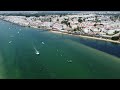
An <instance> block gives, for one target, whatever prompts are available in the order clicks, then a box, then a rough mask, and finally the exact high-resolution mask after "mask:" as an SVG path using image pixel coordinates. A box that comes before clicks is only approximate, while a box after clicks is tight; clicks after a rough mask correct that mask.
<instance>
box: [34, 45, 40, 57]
mask: <svg viewBox="0 0 120 90" xmlns="http://www.w3.org/2000/svg"><path fill="white" fill-rule="evenodd" d="M34 50H35V54H37V55H39V54H40V53H39V51H38V50H37V49H36V48H35V47H34Z"/></svg>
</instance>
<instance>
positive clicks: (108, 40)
mask: <svg viewBox="0 0 120 90" xmlns="http://www.w3.org/2000/svg"><path fill="white" fill-rule="evenodd" d="M50 32H53V33H58V34H67V35H72V36H77V37H83V38H88V39H95V40H100V41H107V42H112V43H118V44H120V42H119V41H114V40H110V39H104V38H97V37H90V36H84V35H73V34H69V33H64V32H59V31H50Z"/></svg>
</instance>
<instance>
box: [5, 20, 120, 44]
mask: <svg viewBox="0 0 120 90" xmlns="http://www.w3.org/2000/svg"><path fill="white" fill-rule="evenodd" d="M3 21H6V22H10V21H7V20H3ZM10 23H12V24H15V25H19V26H23V25H20V24H18V23H13V22H10ZM23 27H30V28H35V29H39V30H40V29H42V28H37V27H34V26H23ZM43 30H46V31H50V32H52V33H57V34H67V35H72V36H77V37H82V38H88V39H94V40H100V41H106V42H112V43H117V44H120V41H115V40H110V39H104V38H97V37H91V36H84V35H74V34H69V33H67V32H61V31H54V30H48V29H45V28H43Z"/></svg>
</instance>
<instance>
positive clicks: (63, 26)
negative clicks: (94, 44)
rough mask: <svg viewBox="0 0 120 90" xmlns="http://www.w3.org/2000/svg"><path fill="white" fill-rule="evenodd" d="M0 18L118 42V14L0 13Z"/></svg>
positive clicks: (53, 30)
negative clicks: (25, 14) (30, 14)
mask: <svg viewBox="0 0 120 90" xmlns="http://www.w3.org/2000/svg"><path fill="white" fill-rule="evenodd" d="M0 19H1V20H5V21H9V22H12V23H15V24H19V25H21V26H27V27H33V28H38V29H44V30H49V31H52V32H60V33H65V34H70V35H76V36H83V37H89V38H95V39H99V40H107V41H112V42H117V43H120V16H119V15H100V14H99V15H97V14H74V15H62V14H60V15H41V16H13V15H0Z"/></svg>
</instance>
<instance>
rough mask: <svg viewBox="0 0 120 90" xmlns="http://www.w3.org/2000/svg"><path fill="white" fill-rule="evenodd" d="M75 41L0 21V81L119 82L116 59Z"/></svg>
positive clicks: (118, 63) (118, 59) (72, 38)
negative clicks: (100, 80)
mask: <svg viewBox="0 0 120 90" xmlns="http://www.w3.org/2000/svg"><path fill="white" fill-rule="evenodd" d="M79 39H82V38H79V37H74V36H70V35H62V34H55V33H52V32H48V31H45V30H38V29H33V28H28V27H21V26H18V25H14V24H11V23H9V22H5V21H0V78H2V79H4V78H5V79H8V78H12V79H16V78H18V79H27V78H29V79H35V78H36V79H37V78H39V79H74V78H75V79H91V78H93V79H96V78H98V79H101V78H103V79H104V78H120V58H119V57H117V56H115V55H110V54H108V53H105V52H103V51H100V50H99V49H95V48H93V47H91V46H90V45H87V44H85V42H87V41H90V42H91V43H94V44H96V42H94V40H93V41H92V40H89V39H88V40H86V41H84V43H83V42H80V41H79ZM83 40H84V39H83ZM97 42H100V43H104V42H101V41H97ZM114 47H116V44H114ZM117 47H118V45H117ZM34 48H35V49H36V50H37V51H39V55H37V54H36V53H35V49H34ZM108 49H109V48H108Z"/></svg>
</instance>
